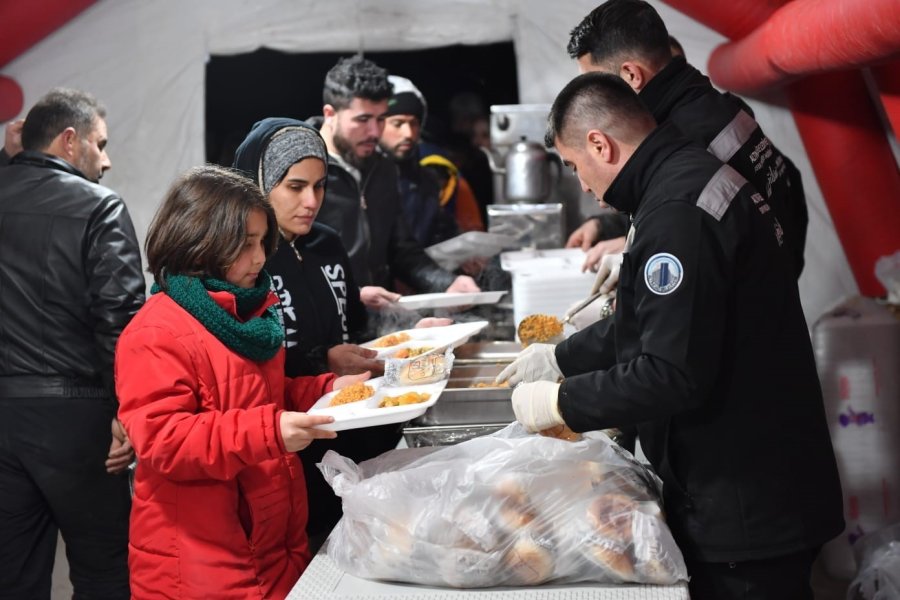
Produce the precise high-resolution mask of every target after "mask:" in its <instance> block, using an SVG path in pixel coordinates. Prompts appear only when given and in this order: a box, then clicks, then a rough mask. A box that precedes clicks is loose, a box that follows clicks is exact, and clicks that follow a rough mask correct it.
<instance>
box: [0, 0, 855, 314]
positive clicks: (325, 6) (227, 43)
mask: <svg viewBox="0 0 900 600" xmlns="http://www.w3.org/2000/svg"><path fill="white" fill-rule="evenodd" d="M653 4H654V6H656V8H657V9H658V10H659V11H660V13H661V14H662V16H663V19H664V20H665V21H666V24H667V25H668V27H669V29H670V31H671V33H672V34H673V35H674V36H675V37H677V38H678V39H679V41H680V42H681V43H682V45H683V46H684V48H685V51H686V53H687V56H688V60H689V61H690V62H691V63H692V64H694V65H696V66H698V67H699V68H701V70H705V65H706V63H707V60H708V58H709V55H710V53H711V51H712V50H713V48H714V47H716V46H717V45H718V44H720V43H721V42H723V41H725V40H724V38H722V37H721V36H720V35H718V34H716V33H715V32H713V31H711V30H709V29H707V28H705V27H703V26H702V25H699V24H698V23H696V22H695V21H693V20H691V19H690V18H688V17H686V16H685V15H683V14H681V13H678V12H677V11H675V10H674V9H672V8H670V7H668V6H666V5H664V4H662V3H661V2H653ZM594 6H595V2H594V1H593V0H591V1H585V0H573V1H570V2H564V3H548V2H544V1H543V0H521V1H516V0H443V1H442V2H437V1H435V0H427V1H422V0H418V1H417V0H368V1H367V0H355V1H354V0H330V1H329V2H317V1H314V0H261V1H253V2H251V1H249V0H195V1H194V2H177V1H176V0H156V1H155V2H142V1H141V0H100V1H99V2H97V3H96V4H94V5H93V6H91V7H90V8H88V9H87V10H85V11H84V12H83V13H81V14H80V15H79V16H78V17H76V18H75V19H74V20H73V21H71V22H70V23H68V24H67V25H65V26H64V27H62V28H61V29H59V30H57V31H56V32H54V33H53V34H51V35H50V36H48V37H47V38H45V39H43V40H42V41H41V42H40V43H38V44H37V45H36V46H34V47H33V48H32V49H30V50H29V51H28V52H26V53H24V54H22V55H21V56H19V57H18V58H17V59H15V60H14V61H12V62H11V63H9V64H7V65H6V66H5V67H4V68H3V74H4V75H7V76H9V77H12V78H14V79H15V80H16V81H18V82H19V84H20V85H21V87H22V90H23V92H24V96H25V98H24V106H25V110H27V107H29V106H31V105H32V104H33V103H34V102H35V101H36V100H37V99H38V98H39V97H40V96H41V95H42V94H43V93H45V92H46V91H47V90H48V89H49V88H51V87H54V86H59V85H65V86H71V87H77V88H81V89H85V90H88V91H90V92H92V93H94V94H95V95H96V96H97V97H98V98H99V99H100V100H101V101H103V102H104V103H105V104H106V106H107V108H108V111H109V115H108V124H109V132H110V145H109V153H110V156H111V159H112V163H113V169H112V170H111V171H110V172H109V173H108V175H107V176H106V177H105V178H104V183H105V184H106V185H109V186H110V187H112V188H113V189H115V190H117V191H118V192H119V193H121V194H122V195H123V197H124V198H125V200H126V202H127V203H128V206H129V209H130V210H131V213H132V217H133V219H134V222H135V227H136V228H137V230H138V234H139V236H140V237H141V239H142V240H143V236H144V234H145V232H146V230H147V226H148V225H149V223H150V220H151V219H152V217H153V214H154V212H155V210H156V207H157V205H158V203H159V201H160V200H161V198H162V196H163V194H164V193H165V190H166V188H167V187H168V185H169V183H170V182H171V181H172V179H173V178H174V177H175V176H176V175H177V174H178V173H180V172H181V171H184V170H185V169H187V168H188V167H190V166H193V165H197V164H201V163H203V162H204V160H205V156H204V104H205V82H204V74H205V62H206V60H207V59H208V57H209V56H210V55H211V54H234V53H243V52H249V51H252V50H255V49H256V48H259V47H260V46H266V47H269V48H273V49H277V50H282V51H286V52H320V51H329V52H334V51H346V52H347V53H348V54H350V53H352V52H355V51H358V50H364V51H366V50H368V51H375V50H404V49H410V50H412V49H417V48H426V47H438V46H447V45H452V44H457V43H463V44H482V43H493V42H497V41H503V40H513V42H514V44H515V48H516V55H517V68H518V74H519V97H520V99H521V102H523V103H549V102H551V101H552V100H553V98H554V97H555V95H556V92H557V91H558V90H559V89H560V88H561V87H562V86H563V85H564V84H565V83H566V82H567V81H568V80H569V79H570V78H571V77H573V76H574V75H575V74H576V67H575V64H574V61H572V60H570V59H569V58H568V56H567V55H566V52H565V46H566V42H567V41H568V32H569V30H571V28H572V27H573V26H574V25H575V24H576V23H578V21H580V19H581V18H582V17H583V16H584V15H585V14H586V13H587V12H589V11H590V10H591V9H592V8H593V7H594ZM293 76H297V77H300V76H302V74H299V73H298V74H293ZM321 83H322V82H321V81H310V82H309V84H310V85H312V86H316V87H319V86H321ZM264 93H265V90H260V94H264ZM772 100H773V102H772V103H761V102H756V101H751V102H750V104H751V106H752V107H753V109H754V111H755V112H756V116H757V120H759V122H760V123H761V124H762V126H763V128H764V129H765V130H766V132H767V133H768V135H769V136H770V137H771V138H772V139H773V141H774V142H775V143H776V145H778V146H779V147H780V148H781V149H782V150H783V151H784V152H785V153H786V154H788V155H789V156H790V157H791V158H792V159H793V160H794V161H795V163H796V164H797V166H798V167H799V168H800V170H801V171H802V173H803V176H804V184H805V187H806V190H807V196H808V204H809V211H810V230H809V235H808V242H807V256H806V260H807V266H806V270H805V272H804V275H803V277H802V278H801V281H800V284H801V295H802V298H803V302H804V308H805V310H806V313H807V318H808V319H809V320H814V319H815V318H816V317H818V315H820V314H821V313H822V312H823V311H824V310H825V309H826V308H827V307H829V306H830V305H832V304H833V303H835V302H836V301H837V300H839V299H840V298H842V297H844V296H846V295H849V294H854V293H856V292H857V287H856V284H855V282H854V280H853V276H852V274H851V272H850V269H849V266H848V264H847V259H846V257H845V255H844V252H843V250H842V249H841V246H840V243H839V241H838V239H837V236H836V234H835V231H834V226H833V224H832V222H831V220H830V217H829V215H828V211H827V209H826V208H825V204H824V202H823V200H822V194H821V192H820V190H819V187H818V185H817V184H816V180H815V177H814V175H813V172H812V170H811V167H810V165H809V161H808V159H807V157H806V155H805V153H804V149H803V145H802V143H801V141H800V137H799V135H798V133H797V128H796V126H795V124H794V122H793V119H792V117H791V115H790V113H789V112H788V111H787V110H785V109H783V108H782V107H781V106H779V102H778V99H777V98H774V99H772Z"/></svg>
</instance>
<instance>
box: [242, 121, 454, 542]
mask: <svg viewBox="0 0 900 600" xmlns="http://www.w3.org/2000/svg"><path fill="white" fill-rule="evenodd" d="M327 165H328V151H327V148H326V147H325V142H324V140H322V138H321V136H320V135H319V133H318V132H317V131H316V130H315V129H314V128H313V127H311V126H309V125H307V124H306V123H303V122H301V121H297V120H295V119H285V118H268V119H264V120H262V121H260V122H258V123H256V124H255V125H254V126H253V129H251V131H250V133H249V134H248V135H247V137H246V138H245V139H244V141H243V142H242V143H241V145H240V146H239V147H238V149H237V153H236V154H235V162H234V166H235V167H236V168H238V169H240V170H241V171H243V172H244V173H246V174H248V175H249V176H250V177H251V179H252V180H253V181H254V182H255V183H256V184H257V185H258V186H259V188H260V190H262V192H263V194H265V195H266V198H267V200H268V202H269V204H271V205H272V209H273V210H274V212H275V219H276V222H277V223H278V231H279V234H280V238H281V240H280V243H279V245H278V249H277V250H276V251H275V253H274V254H272V255H271V256H270V257H269V259H268V260H267V261H266V272H268V273H269V274H270V275H271V277H272V281H273V284H274V289H275V292H276V293H277V295H278V297H279V299H280V300H281V311H282V314H283V321H284V329H285V357H286V358H285V374H286V375H287V376H288V377H296V376H299V375H317V374H320V373H325V372H328V371H332V372H334V373H338V374H341V375H345V374H353V373H362V372H364V371H371V372H373V373H378V374H380V373H381V372H382V371H383V369H384V362H383V361H380V360H375V356H376V352H375V350H371V349H369V348H363V347H362V346H359V345H358V344H359V343H360V342H363V341H365V340H366V339H371V337H374V336H373V334H372V333H371V332H370V331H369V326H368V316H367V311H366V308H365V307H364V306H363V304H362V301H361V300H360V295H359V288H358V287H357V285H356V282H355V281H354V279H353V274H352V272H351V269H350V259H349V258H348V257H347V252H346V250H344V247H343V245H342V244H341V240H340V238H339V237H338V235H337V233H336V232H335V231H334V230H333V229H331V228H330V227H328V226H327V225H323V224H322V223H318V222H316V221H315V218H316V215H317V214H318V212H319V209H320V208H321V206H322V201H323V198H324V195H325V181H326V173H327ZM450 323H451V321H450V319H423V320H422V321H420V322H419V324H418V326H430V325H449V324H450ZM401 435H402V426H398V425H384V426H380V427H367V428H364V429H359V430H351V431H346V432H343V433H341V436H340V437H339V438H337V439H329V440H316V441H314V442H313V443H312V444H311V445H310V446H309V447H308V448H306V449H305V450H304V451H303V452H301V453H299V455H300V460H301V461H302V462H303V470H304V473H305V477H306V488H307V492H308V499H309V519H308V522H307V526H306V531H307V534H308V536H309V545H310V551H311V552H312V553H315V552H316V551H317V550H318V548H319V547H320V546H321V545H322V542H324V541H325V538H326V537H327V536H328V533H330V532H331V529H332V528H333V527H334V526H335V525H336V524H337V522H338V520H339V519H340V517H341V502H340V499H339V498H338V497H337V496H335V494H334V492H333V491H332V490H331V487H330V486H329V485H328V483H327V482H326V481H325V479H324V478H323V477H322V473H321V472H320V471H319V469H318V468H317V467H316V463H318V462H321V460H322V457H323V456H324V454H325V452H327V451H328V450H334V451H336V452H338V453H339V454H341V455H342V456H346V457H348V458H350V459H351V460H353V461H355V462H357V463H359V462H362V461H364V460H368V459H370V458H374V457H375V456H378V455H379V454H381V453H383V452H385V451H387V450H391V449H393V448H396V446H397V443H398V442H399V441H400V437H401Z"/></svg>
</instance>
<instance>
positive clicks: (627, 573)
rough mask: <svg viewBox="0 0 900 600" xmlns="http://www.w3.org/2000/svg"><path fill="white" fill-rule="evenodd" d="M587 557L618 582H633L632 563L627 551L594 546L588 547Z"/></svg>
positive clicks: (602, 545) (598, 545)
mask: <svg viewBox="0 0 900 600" xmlns="http://www.w3.org/2000/svg"><path fill="white" fill-rule="evenodd" d="M588 557H589V558H591V560H593V561H594V562H595V563H597V564H598V565H600V566H601V567H603V568H604V569H606V570H607V571H609V572H610V574H612V575H613V576H615V577H616V578H617V579H618V580H619V581H621V582H624V581H634V561H633V560H632V559H631V555H630V554H629V553H628V551H627V550H624V549H622V548H616V547H614V546H607V545H605V544H594V545H591V546H588Z"/></svg>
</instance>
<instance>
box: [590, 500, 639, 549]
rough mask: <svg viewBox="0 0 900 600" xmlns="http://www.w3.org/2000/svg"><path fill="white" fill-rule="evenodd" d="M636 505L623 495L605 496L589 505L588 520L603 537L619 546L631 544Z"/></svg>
mask: <svg viewBox="0 0 900 600" xmlns="http://www.w3.org/2000/svg"><path fill="white" fill-rule="evenodd" d="M634 510H635V504H634V502H633V501H632V500H631V498H629V497H628V496H624V495H622V494H604V495H602V496H598V497H597V498H595V499H594V500H593V501H591V503H590V504H589V505H588V509H587V520H588V523H590V524H591V525H592V526H593V527H594V530H595V531H596V532H597V533H598V534H600V535H601V536H602V537H604V538H606V539H608V540H610V541H612V542H614V543H618V544H623V545H627V544H630V543H631V521H632V512H633V511H634Z"/></svg>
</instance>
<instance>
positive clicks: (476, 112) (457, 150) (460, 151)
mask: <svg viewBox="0 0 900 600" xmlns="http://www.w3.org/2000/svg"><path fill="white" fill-rule="evenodd" d="M447 109H448V111H449V113H450V127H449V132H448V134H447V136H446V138H445V139H444V141H443V143H442V145H443V146H445V148H446V150H447V156H448V158H449V159H450V160H451V161H453V164H455V165H457V166H458V167H459V170H460V173H462V176H463V177H465V179H466V181H468V182H469V184H470V185H471V187H472V191H473V193H474V194H475V198H476V199H477V201H478V204H479V207H480V209H481V219H482V222H484V223H487V207H488V206H489V205H490V204H493V203H494V174H493V172H492V171H491V166H490V163H489V161H488V157H487V154H485V151H484V150H485V149H488V148H490V145H491V129H490V117H489V113H488V110H487V107H486V106H485V102H484V99H483V98H482V97H481V96H480V95H479V94H477V93H475V92H471V91H463V92H459V93H457V94H454V95H453V97H451V98H450V101H449V102H448V106H447Z"/></svg>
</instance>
